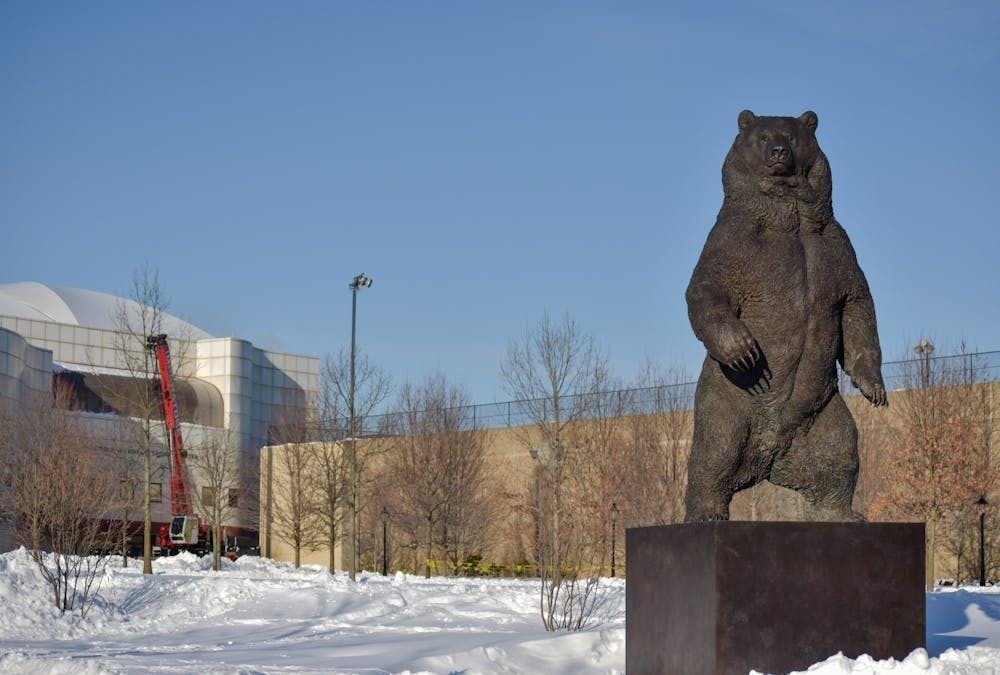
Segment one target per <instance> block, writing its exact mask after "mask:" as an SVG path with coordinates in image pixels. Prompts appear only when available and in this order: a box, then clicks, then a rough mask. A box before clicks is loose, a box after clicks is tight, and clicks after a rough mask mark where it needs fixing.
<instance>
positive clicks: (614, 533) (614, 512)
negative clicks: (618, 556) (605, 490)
mask: <svg viewBox="0 0 1000 675" xmlns="http://www.w3.org/2000/svg"><path fill="white" fill-rule="evenodd" d="M617 525H618V504H617V503H616V502H611V576H615V551H616V547H617V544H618V527H617Z"/></svg>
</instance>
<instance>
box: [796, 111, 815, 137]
mask: <svg viewBox="0 0 1000 675" xmlns="http://www.w3.org/2000/svg"><path fill="white" fill-rule="evenodd" d="M799 121H800V122H802V126H804V127H805V128H806V129H808V130H809V131H811V132H813V133H816V127H818V126H819V118H818V117H816V113H814V112H813V111H812V110H807V111H805V112H804V113H802V114H801V115H799Z"/></svg>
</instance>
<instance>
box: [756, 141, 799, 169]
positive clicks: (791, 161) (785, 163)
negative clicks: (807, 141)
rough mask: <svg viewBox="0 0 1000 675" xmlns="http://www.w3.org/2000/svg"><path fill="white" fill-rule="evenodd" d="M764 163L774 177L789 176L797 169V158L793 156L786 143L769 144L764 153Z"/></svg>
mask: <svg viewBox="0 0 1000 675" xmlns="http://www.w3.org/2000/svg"><path fill="white" fill-rule="evenodd" d="M764 161H765V162H766V164H767V166H768V168H770V169H771V173H772V174H774V175H778V174H786V175H787V174H789V173H791V172H792V170H793V169H794V168H795V158H794V156H793V155H792V149H791V148H790V147H789V146H788V143H786V142H784V141H776V142H774V143H768V145H767V151H766V152H765V153H764Z"/></svg>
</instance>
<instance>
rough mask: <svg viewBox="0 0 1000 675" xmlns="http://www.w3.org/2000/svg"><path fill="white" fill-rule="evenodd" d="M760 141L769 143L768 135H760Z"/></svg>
mask: <svg viewBox="0 0 1000 675" xmlns="http://www.w3.org/2000/svg"><path fill="white" fill-rule="evenodd" d="M760 140H761V142H762V143H767V135H766V134H761V135H760Z"/></svg>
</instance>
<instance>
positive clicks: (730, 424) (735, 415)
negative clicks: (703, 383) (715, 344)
mask: <svg viewBox="0 0 1000 675" xmlns="http://www.w3.org/2000/svg"><path fill="white" fill-rule="evenodd" d="M699 393H700V392H699ZM698 398H699V401H698V403H697V405H696V407H695V418H694V439H693V442H692V445H691V456H690V458H689V459H688V481H687V493H686V494H685V501H684V504H685V515H684V521H685V522H688V523H698V522H704V521H707V520H729V502H730V501H732V498H733V495H734V494H735V493H736V491H737V490H739V489H740V488H741V487H743V486H742V485H740V484H739V478H738V474H739V471H740V466H741V463H742V459H743V454H744V451H745V449H746V446H747V437H748V434H749V428H750V424H749V419H748V415H747V411H746V410H745V409H743V410H740V408H739V406H737V405H732V402H728V401H723V400H719V399H715V400H710V399H712V397H711V396H704V397H702V396H699V397H698ZM701 399H704V400H701Z"/></svg>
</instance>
